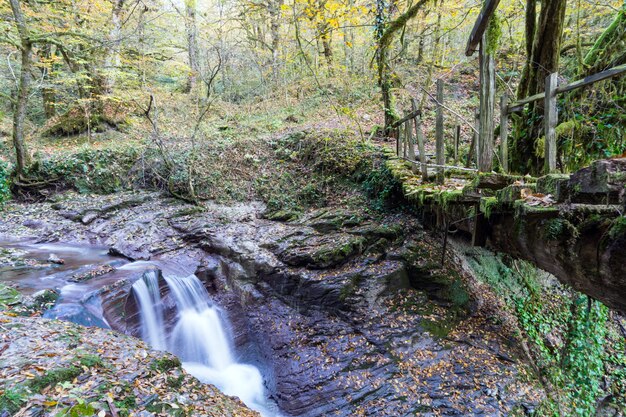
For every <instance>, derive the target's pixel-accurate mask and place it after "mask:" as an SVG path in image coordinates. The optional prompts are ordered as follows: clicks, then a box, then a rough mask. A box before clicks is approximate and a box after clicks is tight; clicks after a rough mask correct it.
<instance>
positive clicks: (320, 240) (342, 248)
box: [275, 233, 366, 269]
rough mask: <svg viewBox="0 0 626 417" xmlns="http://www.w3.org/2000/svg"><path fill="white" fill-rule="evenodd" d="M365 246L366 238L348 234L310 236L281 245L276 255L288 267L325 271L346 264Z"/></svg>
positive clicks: (297, 238) (296, 238)
mask: <svg viewBox="0 0 626 417" xmlns="http://www.w3.org/2000/svg"><path fill="white" fill-rule="evenodd" d="M365 244H366V240H365V238H363V237H361V236H353V235H350V234H347V233H334V234H326V235H309V236H303V237H294V238H292V239H289V240H288V241H287V242H283V243H281V244H280V246H281V247H279V248H277V250H276V252H275V253H276V255H277V256H278V258H279V259H280V260H281V261H283V262H284V263H286V264H287V265H290V266H297V267H299V266H304V267H307V268H311V269H323V268H329V267H333V266H337V265H341V264H342V263H345V262H346V261H348V260H349V259H351V258H353V257H354V256H356V255H358V254H360V253H361V252H362V251H363V250H364V249H365Z"/></svg>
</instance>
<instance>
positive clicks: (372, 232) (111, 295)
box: [0, 194, 544, 416]
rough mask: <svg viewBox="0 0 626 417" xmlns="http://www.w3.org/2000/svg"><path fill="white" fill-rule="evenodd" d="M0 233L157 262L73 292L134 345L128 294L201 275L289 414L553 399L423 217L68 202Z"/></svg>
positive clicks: (127, 197) (427, 411) (478, 406)
mask: <svg viewBox="0 0 626 417" xmlns="http://www.w3.org/2000/svg"><path fill="white" fill-rule="evenodd" d="M125 201H131V203H125ZM86 216H87V217H86ZM0 234H5V235H11V236H14V237H15V236H20V235H21V236H23V237H27V236H30V237H31V238H33V237H34V238H37V239H38V240H39V241H42V242H50V241H59V240H61V241H63V242H68V240H69V241H73V242H75V243H82V244H85V243H89V244H93V245H104V246H106V247H108V248H110V253H112V254H115V255H117V256H120V257H124V258H125V259H126V261H125V262H133V261H137V260H144V261H139V262H134V265H136V267H135V268H134V271H136V273H133V274H131V275H129V274H122V275H119V274H120V273H121V269H122V268H117V267H116V266H115V264H113V263H110V264H108V265H109V266H110V267H111V268H112V270H109V269H108V268H107V272H105V273H103V274H93V276H92V277H89V278H88V279H86V280H82V281H80V282H77V283H76V284H74V285H75V286H76V287H75V288H76V289H78V290H80V289H85V290H87V289H90V290H91V291H92V292H93V294H94V297H89V298H88V300H89V303H91V304H90V306H91V307H93V300H94V299H96V300H99V304H98V306H99V308H100V311H101V313H102V315H103V317H104V318H106V320H103V322H107V323H109V324H110V326H111V327H112V328H114V329H117V330H118V331H120V332H124V333H127V334H134V335H136V334H137V322H136V314H133V303H134V301H133V297H132V295H130V284H131V283H132V282H133V281H134V280H136V279H139V278H140V277H141V266H142V265H144V264H146V262H145V260H149V261H150V262H149V263H150V268H155V267H156V268H158V269H160V270H162V271H163V272H164V273H167V270H168V269H170V270H172V269H176V268H181V269H182V270H184V271H185V273H189V271H191V272H195V274H196V275H197V276H198V277H199V278H200V279H201V280H203V281H204V283H205V286H206V288H207V289H208V291H209V293H210V294H211V296H212V297H213V299H214V300H215V301H216V302H217V303H218V304H219V305H220V306H221V307H222V308H223V309H224V310H225V312H226V313H227V316H228V319H229V321H230V322H231V324H232V332H233V335H234V338H235V343H236V348H237V354H238V356H239V358H240V359H241V360H242V361H243V362H247V363H252V364H255V365H256V366H258V367H259V368H260V369H261V371H262V373H263V375H264V377H265V383H266V388H267V391H268V393H269V395H270V397H271V398H272V399H273V400H274V401H275V402H276V403H277V404H278V406H279V407H280V409H281V410H282V412H283V413H284V414H286V415H294V416H319V415H329V414H334V415H341V416H348V415H378V416H405V415H406V416H408V415H415V414H420V415H424V416H435V415H440V416H448V415H449V416H452V415H485V416H496V415H502V414H510V413H513V412H517V413H518V414H524V413H526V412H528V411H530V410H532V409H533V408H534V406H535V405H536V404H537V403H538V402H539V401H540V400H541V399H542V398H543V396H544V394H543V391H542V390H541V389H540V388H537V386H536V384H533V383H532V382H528V381H532V378H529V376H528V375H527V369H526V365H525V364H524V360H522V359H520V357H522V356H523V355H521V354H520V352H519V351H518V349H517V347H516V341H515V339H514V337H513V336H512V335H511V332H510V331H509V330H508V329H505V328H503V325H502V322H501V321H500V320H498V318H497V317H496V316H495V315H494V314H493V311H489V310H488V306H487V309H485V308H484V307H485V306H484V303H482V304H481V303H475V302H474V301H473V298H472V297H471V296H470V295H469V294H468V292H467V291H466V290H465V285H464V281H465V280H466V279H467V278H468V277H466V276H464V275H463V273H462V272H461V271H460V269H459V268H458V262H457V261H455V260H453V258H451V257H448V258H447V260H446V262H445V264H444V266H443V267H442V266H441V265H440V260H441V243H440V242H437V241H434V240H432V238H430V237H429V235H428V234H427V233H425V232H424V231H423V230H422V229H421V228H420V227H419V226H418V224H417V222H416V221H415V220H414V219H412V218H411V217H410V216H406V215H391V216H387V217H385V218H376V217H374V216H372V215H370V214H368V213H367V212H366V211H364V210H346V209H342V208H325V209H322V210H316V211H313V212H310V213H308V214H306V215H305V216H303V217H301V218H300V219H292V220H291V221H289V222H277V221H270V220H267V219H265V218H263V207H262V206H261V205H259V204H255V203H251V204H246V205H243V204H242V205H236V206H230V207H226V206H220V205H216V204H206V205H204V206H202V207H195V206H189V205H185V204H182V203H180V202H177V201H174V200H170V199H165V198H163V197H162V196H159V195H157V194H118V195H115V196H112V197H94V196H76V195H65V196H61V197H59V198H58V199H57V201H55V202H46V203H40V204H31V205H11V206H9V207H8V210H7V211H6V212H5V213H4V214H2V217H1V218H0ZM46 259H47V257H46ZM142 262H143V263H142ZM55 268H61V267H59V266H56V267H55ZM74 275H76V274H74ZM78 275H79V276H81V277H83V276H84V274H82V273H80V274H78ZM88 275H89V274H88ZM98 306H97V307H98ZM96 310H97V309H96ZM135 310H136V307H135ZM507 335H508V336H507ZM120 337H121V336H120ZM44 340H45V339H44ZM111 340H112V341H113V340H117V338H111ZM123 340H126V339H123ZM44 343H48V342H47V341H44ZM134 343H138V344H139V345H141V343H140V342H137V341H135V342H134ZM76 346H77V347H80V346H81V345H80V344H77V345H76ZM146 367H147V369H148V370H149V369H150V364H149V363H141V366H140V367H139V366H138V367H137V369H138V370H139V369H141V370H142V371H143V372H149V371H148V370H147V369H146ZM170 392H173V393H178V391H177V389H176V388H175V387H172V388H171V391H170ZM172 395H177V394H172ZM159 401H160V400H159ZM139 404H141V403H139ZM176 404H177V405H179V404H178V403H176Z"/></svg>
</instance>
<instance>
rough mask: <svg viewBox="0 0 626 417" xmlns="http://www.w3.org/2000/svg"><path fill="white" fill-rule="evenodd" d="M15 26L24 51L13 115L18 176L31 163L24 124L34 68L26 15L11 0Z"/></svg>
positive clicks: (16, 1) (17, 0)
mask: <svg viewBox="0 0 626 417" xmlns="http://www.w3.org/2000/svg"><path fill="white" fill-rule="evenodd" d="M9 2H10V4H11V9H12V11H13V17H14V18H15V24H16V26H17V30H18V33H19V36H20V43H21V49H22V62H21V69H20V82H19V86H18V89H17V97H16V100H15V110H14V113H13V146H15V157H16V158H15V159H16V162H17V163H16V171H17V174H18V176H20V175H22V174H23V173H24V170H25V168H26V166H27V165H28V164H29V163H30V155H29V154H28V149H27V148H26V142H25V140H24V122H25V121H26V106H27V105H28V94H29V90H30V71H31V67H32V53H33V45H32V43H31V42H30V33H29V31H28V27H27V26H26V21H25V19H24V15H23V14H22V9H21V7H20V2H19V0H9Z"/></svg>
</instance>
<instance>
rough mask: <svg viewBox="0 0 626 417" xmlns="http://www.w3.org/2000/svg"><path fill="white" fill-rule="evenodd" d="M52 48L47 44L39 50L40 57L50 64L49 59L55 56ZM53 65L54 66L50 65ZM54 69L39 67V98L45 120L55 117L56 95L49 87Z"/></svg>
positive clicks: (44, 66)
mask: <svg viewBox="0 0 626 417" xmlns="http://www.w3.org/2000/svg"><path fill="white" fill-rule="evenodd" d="M53 48H54V46H53V45H50V44H47V45H45V46H44V47H43V48H41V50H40V56H41V57H42V58H43V59H44V60H46V61H47V62H50V58H51V57H53V56H54V55H55V52H54V50H53ZM52 65H54V64H52ZM53 70H54V68H53V67H52V66H50V67H47V66H46V65H42V66H41V76H42V79H43V86H42V88H41V98H42V101H43V112H44V115H45V116H46V119H51V118H53V117H54V116H55V115H56V109H55V101H56V94H55V92H54V88H53V87H52V86H51V82H52V77H51V75H50V72H51V71H53Z"/></svg>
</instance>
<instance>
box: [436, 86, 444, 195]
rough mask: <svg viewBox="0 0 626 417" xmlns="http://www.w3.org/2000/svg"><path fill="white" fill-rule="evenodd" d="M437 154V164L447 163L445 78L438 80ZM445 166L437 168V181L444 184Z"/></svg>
mask: <svg viewBox="0 0 626 417" xmlns="http://www.w3.org/2000/svg"><path fill="white" fill-rule="evenodd" d="M435 151H436V152H435V155H436V160H437V165H441V166H443V165H445V163H446V161H445V146H444V143H443V80H442V79H438V80H437V120H436V122H435ZM443 180H444V176H443V168H437V183H439V184H443Z"/></svg>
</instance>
